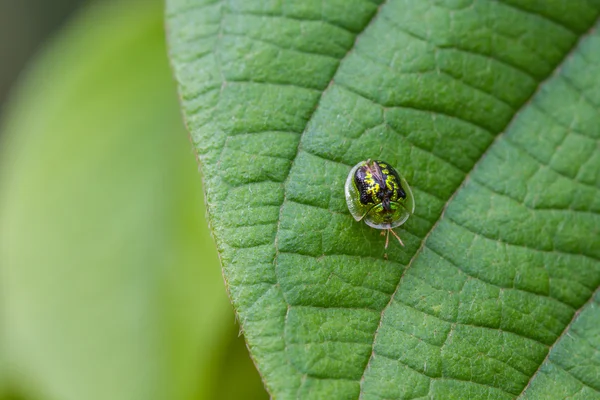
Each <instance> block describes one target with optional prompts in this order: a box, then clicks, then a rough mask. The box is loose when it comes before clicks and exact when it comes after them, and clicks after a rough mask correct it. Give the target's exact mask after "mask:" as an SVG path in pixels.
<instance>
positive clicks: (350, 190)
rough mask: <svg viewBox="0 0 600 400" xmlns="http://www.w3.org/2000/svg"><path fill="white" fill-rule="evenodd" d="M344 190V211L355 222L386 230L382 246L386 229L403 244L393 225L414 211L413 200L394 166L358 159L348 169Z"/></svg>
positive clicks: (402, 220) (383, 162)
mask: <svg viewBox="0 0 600 400" xmlns="http://www.w3.org/2000/svg"><path fill="white" fill-rule="evenodd" d="M344 189H345V195H346V203H347V204H348V210H350V214H352V216H353V217H354V219H355V220H356V221H364V222H365V223H366V224H367V225H369V226H370V227H372V228H375V229H384V230H386V232H387V234H386V238H385V248H386V249H387V247H388V244H389V236H390V232H391V233H392V234H393V235H394V236H395V237H396V239H398V242H400V244H401V245H402V246H404V243H403V242H402V239H400V236H398V234H397V233H396V232H394V230H393V228H396V227H398V226H400V225H402V224H403V223H405V222H406V220H407V219H408V217H410V216H411V215H412V214H413V213H414V211H415V199H414V197H413V194H412V191H411V189H410V186H409V185H408V182H406V179H404V177H402V175H400V174H399V173H398V171H396V169H395V168H394V167H392V166H391V165H390V164H389V163H387V162H385V161H382V160H371V159H368V160H366V161H361V162H359V163H358V164H356V165H355V166H354V167H353V168H352V169H351V170H350V173H349V174H348V178H346V184H345V187H344ZM382 235H383V232H382Z"/></svg>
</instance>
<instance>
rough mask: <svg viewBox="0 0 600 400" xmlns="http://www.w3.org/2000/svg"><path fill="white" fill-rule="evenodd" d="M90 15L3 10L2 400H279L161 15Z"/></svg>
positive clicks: (147, 1) (7, 2) (106, 10)
mask: <svg viewBox="0 0 600 400" xmlns="http://www.w3.org/2000/svg"><path fill="white" fill-rule="evenodd" d="M80 3H82V2H81V1H74V0H70V1H69V0H51V1H48V0H45V1H43V0H37V1H34V0H27V1H19V2H17V1H14V0H0V27H1V28H0V29H1V32H0V56H1V57H2V63H0V64H1V66H2V69H1V70H0V111H1V114H0V399H2V400H6V399H21V400H96V399H97V400H108V399H110V400H120V399H127V400H137V399H140V400H141V399H143V400H153V399H160V400H163V399H169V400H170V399H173V400H179V399H182V400H187V399H194V400H196V399H265V398H268V396H267V394H266V392H265V390H264V388H263V386H262V383H261V381H260V378H259V376H258V373H257V372H256V370H255V368H254V366H253V364H252V362H251V360H250V358H249V357H248V352H247V350H246V348H245V344H244V341H243V339H242V338H241V337H240V336H239V332H238V330H239V327H238V325H237V324H236V323H235V317H234V314H233V311H232V308H231V306H230V304H229V302H228V300H227V296H226V293H225V288H224V284H223V281H222V277H221V272H220V266H219V262H218V258H217V254H216V251H215V247H214V244H213V241H212V238H211V237H210V233H209V231H208V228H207V224H206V221H205V217H204V212H205V211H204V206H203V194H202V188H201V179H200V175H199V174H198V172H197V165H196V163H195V160H194V154H193V152H192V150H191V145H190V144H189V140H188V137H187V133H186V132H185V129H184V128H183V126H182V123H181V117H180V113H179V109H178V103H177V97H176V93H175V84H174V82H173V80H172V77H171V71H170V69H169V66H168V61H167V57H166V49H165V40H164V32H163V26H164V24H163V15H162V13H163V4H162V2H161V0H120V1H118V0H110V1H106V0H96V1H90V2H85V3H86V4H84V5H82V4H80ZM73 10H76V11H73ZM56 27H59V28H56ZM56 29H58V30H56ZM41 43H43V45H42V44H41ZM34 52H35V53H36V55H35V56H34V57H32V56H31V54H33V53H34ZM24 65H26V67H25V68H24V67H23V66H24ZM17 75H19V79H18V81H17V83H16V84H15V79H16V76H17ZM8 88H10V91H8ZM7 93H9V94H8V95H7Z"/></svg>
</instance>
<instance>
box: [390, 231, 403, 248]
mask: <svg viewBox="0 0 600 400" xmlns="http://www.w3.org/2000/svg"><path fill="white" fill-rule="evenodd" d="M388 231H391V232H392V234H393V235H394V236H396V239H398V241H399V242H400V244H401V245H402V247H404V243H403V242H402V239H400V236H398V234H397V233H396V232H394V231H393V230H391V229H388ZM386 247H387V242H386Z"/></svg>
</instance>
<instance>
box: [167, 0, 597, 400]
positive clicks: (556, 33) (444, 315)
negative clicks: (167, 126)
mask: <svg viewBox="0 0 600 400" xmlns="http://www.w3.org/2000/svg"><path fill="white" fill-rule="evenodd" d="M167 4H168V7H167V9H168V16H167V19H168V26H169V35H170V36H169V42H170V43H169V44H170V53H171V59H172V64H173V66H174V69H175V73H176V76H177V79H178V82H179V85H180V94H181V97H182V99H183V108H184V114H185V117H186V120H187V124H188V128H189V130H190V132H191V134H192V138H193V142H194V144H195V146H196V149H197V150H198V153H199V159H200V162H201V165H202V171H203V176H204V182H205V185H206V192H207V201H208V210H209V218H210V221H211V224H212V227H213V229H214V234H215V237H216V240H217V246H218V250H219V253H220V258H221V262H222V265H223V270H224V276H225V279H226V281H227V283H228V288H229V293H230V297H231V299H232V301H233V304H234V306H235V308H236V311H237V313H238V316H239V319H240V321H241V323H242V328H243V330H244V333H245V336H246V339H247V341H248V345H249V347H250V350H251V353H252V356H253V357H254V359H255V362H256V364H257V366H258V368H259V370H260V372H261V373H262V376H263V378H264V381H265V382H266V385H267V386H268V389H269V391H270V393H271V394H272V396H273V397H274V398H277V399H288V398H289V399H291V398H302V399H305V398H315V399H333V398H335V399H357V398H360V399H365V400H366V399H404V398H439V399H451V398H452V399H454V398H466V399H473V398H490V399H511V398H517V397H523V398H532V399H533V398H540V399H547V398H557V399H558V398H560V399H562V398H566V397H568V396H572V397H570V398H582V399H583V398H585V399H590V398H600V358H599V354H600V311H598V310H599V309H598V303H599V302H600V295H599V294H598V293H599V289H598V287H599V285H600V144H599V143H600V142H599V139H600V130H599V129H598V127H599V126H600V113H599V109H600V74H599V73H598V70H599V69H598V68H599V66H600V33H598V30H597V19H598V15H599V14H600V2H599V1H595V0H590V1H585V0H577V1H569V2H566V1H562V0H556V1H545V2H532V1H527V0H505V1H491V0H488V1H486V0H479V1H472V0H445V1H444V0H427V1H422V0H419V1H417V0H386V1H383V0H382V1H367V0H325V1H321V0H319V1H317V0H314V1H301V0H297V1H285V2H281V1H258V0H254V1H253V0H243V1H242V0H238V1H235V0H222V1H208V0H206V1H203V0H168V1H167ZM368 158H378V159H383V160H386V161H388V162H389V163H390V164H392V165H394V166H396V167H397V169H398V170H399V171H400V172H401V173H402V174H403V175H404V176H405V177H406V178H407V180H408V182H409V183H410V184H411V186H412V188H413V192H414V194H415V202H416V211H415V215H414V216H412V217H411V218H410V219H409V220H408V222H407V223H406V224H405V225H403V226H402V229H398V232H399V234H400V236H401V237H402V238H403V240H404V242H405V243H406V247H405V248H402V247H400V246H398V245H395V246H392V248H390V249H388V258H389V259H388V260H386V259H384V251H385V250H384V248H383V242H384V239H383V238H381V236H380V235H379V233H380V232H379V231H377V230H374V229H371V228H369V227H367V226H366V225H364V224H361V223H357V222H355V221H354V220H353V218H352V217H351V216H350V214H349V212H348V210H347V207H346V203H345V199H344V181H345V179H346V175H347V174H348V171H349V170H350V169H351V167H352V166H353V165H354V164H356V163H357V162H359V161H361V160H365V159H368Z"/></svg>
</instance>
